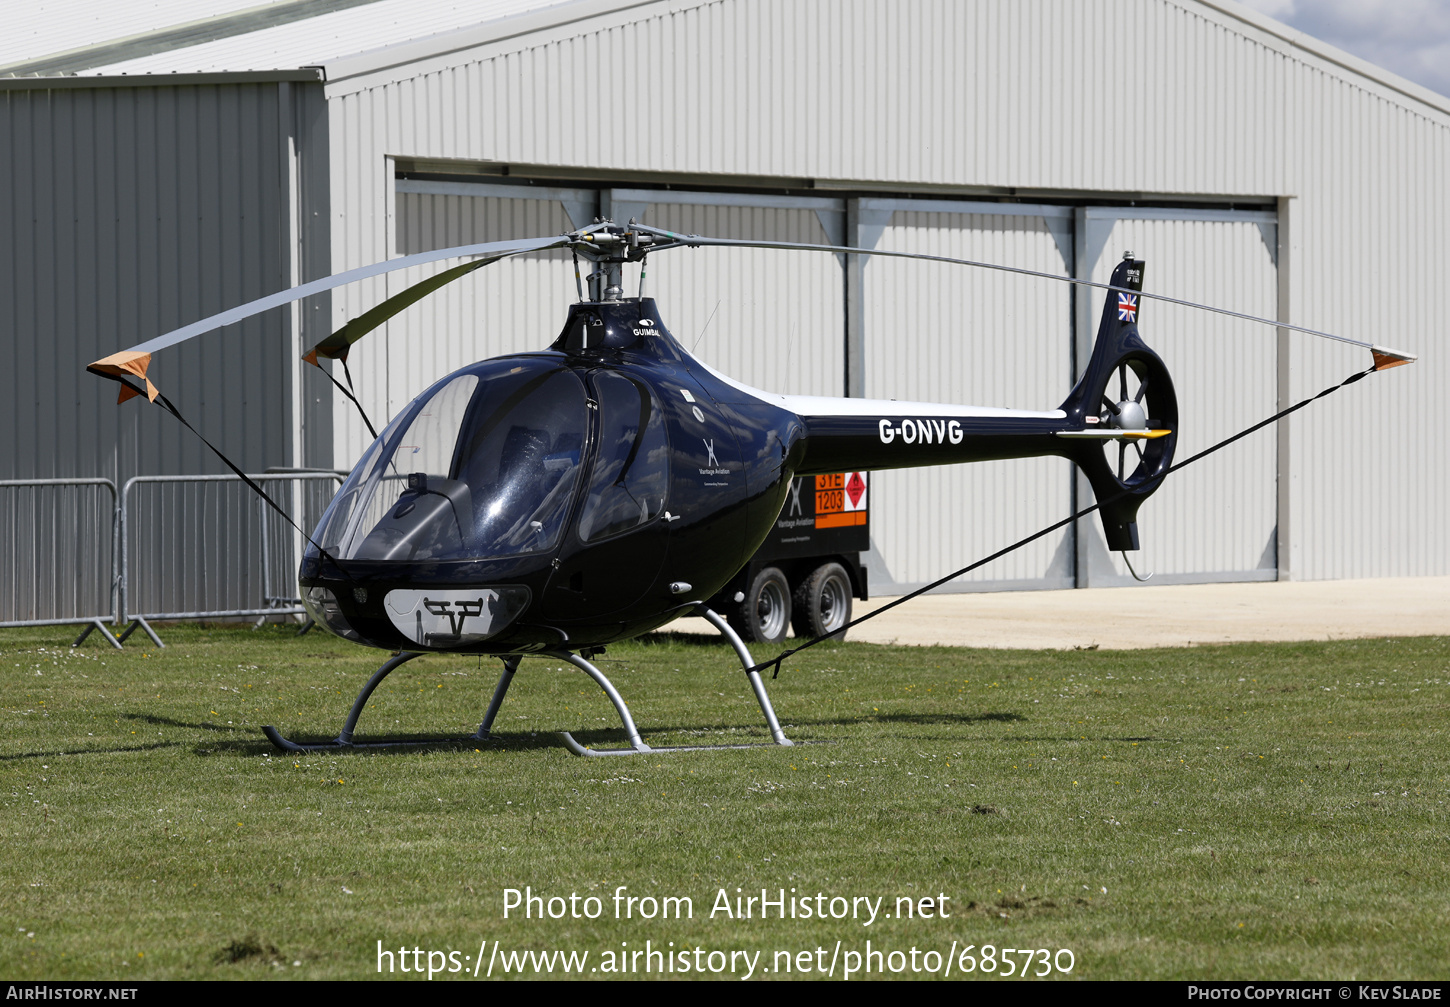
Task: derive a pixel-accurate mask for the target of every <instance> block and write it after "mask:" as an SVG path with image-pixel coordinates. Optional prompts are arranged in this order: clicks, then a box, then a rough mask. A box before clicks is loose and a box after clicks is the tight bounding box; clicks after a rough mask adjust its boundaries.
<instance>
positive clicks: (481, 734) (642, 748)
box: [262, 605, 795, 758]
mask: <svg viewBox="0 0 1450 1007" xmlns="http://www.w3.org/2000/svg"><path fill="white" fill-rule="evenodd" d="M696 612H697V614H699V615H701V616H703V617H704V618H705V619H707V620H709V622H710V624H711V625H713V626H714V627H715V628H716V629H718V630H719V631H720V633H721V634H722V635H723V636H724V637H725V639H727V640H729V641H730V645H731V646H732V647H734V648H735V655H736V657H738V658H739V659H740V664H741V666H742V667H743V668H744V669H745V676H746V678H748V679H749V680H750V687H751V689H753V690H754V691H755V699H756V701H757V702H758V703H759V704H760V712H761V713H763V714H765V722H766V724H767V725H768V726H769V727H770V736H771V738H772V739H773V740H772V741H771V742H770V743H769V744H774V745H785V746H790V745H794V744H795V742H793V741H791V740H790V739H789V738H787V737H786V736H785V732H784V731H782V730H781V727H780V721H779V720H777V719H776V716H775V708H774V707H772V706H771V705H770V697H769V696H768V695H766V692H765V683H764V682H763V681H761V678H760V673H759V672H758V671H755V670H754V665H755V662H754V660H753V659H752V658H751V656H750V651H748V650H746V649H745V643H744V642H743V641H742V640H741V639H740V636H739V635H738V634H737V633H736V632H735V630H733V629H731V628H730V624H729V623H727V622H726V621H725V620H724V619H722V618H720V616H719V615H718V614H716V613H715V612H713V611H711V610H710V609H708V608H706V607H705V606H704V605H700V606H699V607H698V608H697V609H696ZM421 656H422V655H421V654H417V653H412V652H410V651H404V652H402V653H400V654H395V655H394V656H393V657H391V658H390V659H388V660H387V661H386V662H384V664H383V666H382V667H381V668H379V669H378V670H377V671H375V672H374V673H373V677H372V678H370V679H368V682H367V684H366V685H364V686H363V688H362V691H361V692H359V693H358V695H357V699H356V700H354V701H353V704H352V711H351V712H350V713H349V714H348V715H347V722H346V723H345V724H343V727H342V731H341V733H339V734H338V736H337V737H336V738H334V739H332V740H331V741H321V742H296V741H289V740H288V739H286V738H284V737H283V736H282V734H281V732H280V731H278V730H277V729H276V728H275V727H271V726H267V727H263V728H262V733H263V734H265V735H266V736H267V740H269V741H271V742H272V744H274V745H276V746H277V747H278V748H279V749H281V750H282V751H284V752H290V753H294V754H295V753H301V752H329V751H337V750H338V749H343V748H395V747H404V746H409V745H446V744H450V743H459V744H465V743H469V742H475V743H476V742H480V741H488V740H490V737H491V735H490V731H491V730H492V728H493V722H494V720H495V718H497V717H498V711H499V707H501V706H502V705H503V699H504V696H505V694H507V693H508V690H509V686H510V685H511V684H512V683H513V680H514V674H515V673H516V672H517V671H518V668H519V662H520V661H521V660H522V658H521V657H519V656H518V655H511V656H509V657H506V658H504V659H503V665H504V666H503V674H501V675H500V676H499V679H498V684H497V685H496V686H494V690H493V698H492V699H491V700H490V701H489V704H488V711H487V712H486V713H485V714H484V715H483V723H482V724H480V725H479V727H478V730H477V731H475V732H474V733H472V734H470V735H467V736H465V737H459V738H420V739H418V740H409V741H354V740H353V731H354V730H355V729H356V728H357V721H358V718H359V717H360V716H362V711H363V707H365V706H366V705H367V702H368V699H369V697H371V696H372V694H373V690H374V689H376V688H377V687H378V685H379V684H380V683H381V682H382V680H383V679H385V678H387V677H388V675H390V674H392V672H393V670H394V669H395V668H398V667H400V666H401V665H404V664H406V663H407V662H409V661H411V660H413V658H415V657H421ZM539 656H541V657H552V658H555V659H557V660H560V661H565V662H567V663H569V664H572V665H573V666H574V667H576V668H578V669H579V670H580V671H582V672H584V673H585V674H586V675H588V676H589V677H590V678H592V679H594V681H595V683H597V684H598V686H599V688H601V689H603V690H604V694H605V695H606V696H608V697H609V701H610V702H611V703H613V704H614V710H615V712H616V713H618V714H619V719H620V720H621V721H622V722H623V723H624V734H625V737H626V738H628V739H629V746H630V747H628V748H585V747H584V746H583V745H581V744H579V742H577V741H575V740H574V737H573V735H571V734H570V733H569V732H568V731H560V732H559V738H560V739H561V740H562V741H563V742H564V747H565V748H567V749H568V750H569V751H570V752H572V753H573V754H575V755H578V756H583V757H586V758H594V757H600V756H607V755H649V754H651V753H659V754H663V753H666V752H707V751H728V750H730V749H740V748H762V747H766V746H765V745H762V744H746V745H671V746H668V747H661V748H653V747H651V746H649V745H647V744H645V742H644V739H643V738H641V737H640V736H639V728H637V727H635V725H634V718H633V717H631V716H630V714H629V707H628V706H626V705H625V702H624V697H622V696H621V695H620V694H619V690H617V689H616V688H615V687H614V684H613V683H612V682H610V681H609V679H608V678H607V677H605V675H604V672H602V671H600V670H599V669H598V668H597V667H595V666H594V665H593V664H591V663H590V662H589V661H588V660H587V659H585V658H583V657H581V656H580V655H578V654H573V653H570V652H569V651H564V650H552V651H544V652H542V653H541V654H540V655H539Z"/></svg>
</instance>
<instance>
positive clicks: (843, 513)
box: [816, 472, 866, 528]
mask: <svg viewBox="0 0 1450 1007" xmlns="http://www.w3.org/2000/svg"><path fill="white" fill-rule="evenodd" d="M865 523H866V473H864V472H833V473H831V474H830V475H824V476H816V527H817V528H847V527H851V526H853V525H863V524H865Z"/></svg>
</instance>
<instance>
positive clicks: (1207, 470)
mask: <svg viewBox="0 0 1450 1007" xmlns="http://www.w3.org/2000/svg"><path fill="white" fill-rule="evenodd" d="M396 187H397V190H396V191H397V196H396V202H395V213H396V220H395V223H394V228H393V233H394V235H395V241H396V247H395V251H396V254H407V253H411V252H418V251H423V250H426V249H431V248H442V247H447V246H450V245H458V244H464V243H468V242H477V241H493V240H502V239H507V238H517V237H527V236H534V235H539V234H549V233H558V232H560V231H563V230H566V229H568V228H569V227H570V226H579V225H582V224H583V223H585V222H587V221H589V220H591V219H593V217H594V216H595V215H596V214H599V215H607V216H610V217H612V218H613V219H616V220H628V219H629V218H630V217H637V218H638V219H640V220H643V221H645V222H647V223H650V224H653V225H655V226H659V227H665V228H668V229H670V230H675V231H681V232H685V233H690V232H695V233H702V234H710V235H712V236H717V237H725V238H752V239H760V240H780V241H796V242H807V243H828V244H851V245H856V246H858V247H868V248H879V249H882V250H893V251H913V252H922V253H926V254H932V255H943V256H948V257H952V258H967V259H974V260H979V261H983V262H994V263H1003V264H1011V265H1014V266H1019V267H1024V268H1027V269H1032V270H1036V271H1039V272H1044V273H1050V274H1052V275H1056V276H1063V277H1067V276H1078V277H1081V278H1085V279H1093V280H1096V281H1098V282H1105V281H1106V279H1107V278H1108V276H1109V275H1110V273H1111V270H1112V267H1113V265H1114V264H1115V262H1116V261H1117V259H1118V258H1119V257H1120V256H1121V254H1122V253H1123V251H1125V250H1132V251H1134V252H1135V253H1136V254H1137V255H1138V256H1140V257H1142V258H1145V259H1146V260H1147V267H1146V268H1147V272H1146V283H1147V287H1146V289H1147V290H1148V291H1150V292H1158V293H1164V294H1168V295H1170V296H1175V297H1181V298H1184V299H1187V300H1196V301H1202V302H1204V303H1209V304H1216V305H1222V306H1227V307H1231V308H1234V309H1236V310H1239V311H1243V312H1246V313H1251V314H1257V315H1263V316H1268V317H1273V315H1274V311H1275V297H1276V290H1277V279H1276V269H1275V263H1274V257H1273V251H1274V248H1275V234H1274V220H1275V218H1274V215H1273V214H1272V213H1269V212H1262V211H1220V210H1191V209H1167V210H1160V209H1147V210H1145V209H1138V208H1127V207H1123V208H1118V207H1090V208H1084V207H1070V206H1051V205H1028V204H1003V203H982V202H970V201H964V200H924V199H865V198H863V199H836V198H829V197H817V196H786V195H774V194H763V193H713V192H682V191H678V190H652V189H626V188H610V187H606V186H597V187H593V186H590V187H584V186H581V187H579V188H549V187H544V186H533V185H521V184H500V183H497V182H473V181H432V180H412V179H399V180H398V181H397V182H396ZM848 222H849V223H848ZM446 265H447V264H443V265H440V266H435V267H428V270H429V271H434V270H437V269H440V268H443V266H446ZM414 272H416V273H417V275H416V276H415V275H412V274H413V273H414ZM424 275H426V272H425V271H410V272H409V275H401V274H400V275H399V276H398V277H397V278H396V279H393V280H390V284H392V285H393V286H395V287H396V288H397V289H399V290H400V289H402V288H403V287H404V286H406V285H408V284H410V283H413V282H416V281H417V280H418V279H422V278H423V276H424ZM637 282H638V273H637V271H635V270H633V269H630V270H627V271H626V288H627V290H628V292H629V293H630V294H633V293H634V292H635V289H634V284H636V283H637ZM853 284H854V285H856V290H857V292H858V293H859V301H858V303H859V305H860V309H859V312H858V315H859V317H857V318H855V319H849V320H848V318H847V308H846V305H847V304H848V303H850V301H851V291H852V286H853ZM645 294H646V295H647V296H652V297H655V298H656V299H657V301H658V303H659V308H660V313H661V316H662V319H663V321H664V322H665V324H666V325H668V326H669V328H670V329H671V331H672V332H674V333H675V335H676V336H677V337H678V338H679V339H680V340H681V342H683V343H684V345H685V346H686V347H688V348H690V349H691V350H692V352H694V353H695V355H697V356H698V357H700V358H701V359H702V360H704V361H705V362H706V363H708V364H710V365H711V366H713V367H715V368H717V369H718V370H721V371H723V372H724V373H726V374H729V375H731V376H732V377H735V378H737V379H738V380H741V381H743V382H745V383H747V384H750V385H754V386H756V387H759V388H763V389H767V390H770V391H779V392H789V393H796V394H815V395H839V394H841V392H842V390H843V387H846V388H849V389H850V390H851V391H852V392H853V393H854V394H859V395H865V396H868V397H871V398H887V399H901V400H918V401H934V402H954V403H964V404H974V405H994V406H1006V407H1014V408H1029V409H1042V408H1052V407H1055V406H1056V405H1057V404H1058V403H1060V402H1061V401H1062V400H1063V398H1064V397H1065V396H1066V395H1067V392H1068V390H1069V389H1070V388H1071V386H1072V384H1073V382H1074V380H1075V376H1076V372H1077V370H1079V369H1080V368H1081V367H1082V366H1083V365H1084V364H1085V362H1086V360H1087V358H1088V354H1089V353H1090V352H1091V346H1092V341H1093V338H1094V336H1095V335H1096V329H1097V313H1098V311H1099V310H1100V308H1101V304H1102V297H1101V292H1100V291H1087V290H1085V289H1081V288H1080V289H1079V291H1078V292H1077V293H1076V294H1075V293H1074V292H1073V289H1072V288H1071V287H1070V285H1069V284H1066V283H1054V282H1051V281H1050V280H1046V279H1042V278H1038V277H1026V276H1021V275H1014V274H1010V273H1003V272H998V271H992V270H983V269H973V268H970V267H963V266H955V265H946V264H940V263H931V262H922V261H913V260H897V259H887V258H880V259H873V258H867V259H865V260H864V264H863V265H861V266H860V267H859V270H858V271H857V272H856V273H854V274H853V273H852V271H851V269H850V268H849V266H848V264H847V263H845V262H843V261H842V260H841V258H840V257H838V256H835V255H832V254H830V253H813V252H790V251H782V250H776V249H734V248H731V249H726V248H705V249H680V250H675V251H671V252H666V253H661V254H660V255H658V256H657V257H655V259H654V260H653V261H651V262H650V263H649V268H648V279H647V281H646V287H645ZM574 297H575V290H574V276H573V268H572V265H571V264H570V262H569V259H568V255H567V253H563V252H548V253H541V254H537V255H529V256H520V257H517V258H514V259H509V260H505V261H503V262H500V263H497V264H495V265H492V266H489V267H487V268H485V269H482V270H480V271H479V272H477V273H474V274H472V275H470V276H469V277H467V278H466V279H464V280H463V281H461V282H459V283H456V284H453V285H451V286H449V287H446V288H444V289H443V290H442V291H440V292H439V293H437V294H435V295H433V296H432V297H431V298H429V299H427V300H425V301H423V302H421V303H420V304H419V305H417V306H415V307H413V308H411V309H409V310H408V311H407V312H405V313H404V314H403V315H400V316H399V317H398V318H397V319H395V320H394V321H393V322H392V323H390V326H389V332H388V334H387V338H386V339H385V340H380V341H378V342H377V344H375V345H376V347H377V348H376V349H375V350H374V351H373V352H375V353H380V354H385V355H387V359H386V360H380V361H378V362H377V363H376V364H374V365H373V367H372V368H370V369H371V370H373V372H374V373H382V374H384V375H386V378H385V380H386V381H387V382H388V383H389V384H388V387H387V389H386V400H387V403H388V409H387V410H386V412H384V413H383V415H391V414H392V413H393V412H394V411H395V410H396V409H397V408H400V407H401V406H402V405H403V404H404V403H406V402H407V401H408V400H409V399H410V398H411V397H412V396H414V395H416V394H417V393H418V392H419V391H421V390H422V389H423V388H425V387H426V386H427V385H428V384H429V383H430V382H431V381H433V380H435V379H436V378H437V377H438V376H440V375H442V374H444V373H447V372H448V371H450V370H452V369H455V368H457V367H460V366H462V365H464V364H466V363H470V362H472V361H474V360H478V359H482V358H484V357H488V356H493V355H497V354H500V353H507V352H514V351H518V350H529V349H538V348H540V347H542V346H544V345H546V344H547V343H548V342H549V341H550V340H552V338H553V336H554V335H555V333H556V332H557V329H558V327H559V325H560V324H561V322H562V319H563V317H564V310H565V307H566V305H567V304H568V303H569V302H570V301H572V300H573V299H574ZM1141 325H1142V331H1143V333H1144V336H1145V338H1146V339H1147V340H1148V342H1149V344H1150V345H1151V346H1153V347H1154V348H1155V349H1157V350H1158V351H1159V352H1160V353H1161V354H1162V355H1163V357H1164V358H1165V360H1166V361H1167V363H1168V366H1169V368H1170V370H1171V372H1172V373H1173V375H1174V377H1175V382H1176V385H1177V388H1178V393H1179V400H1180V410H1181V420H1182V422H1181V423H1180V428H1181V430H1182V437H1181V440H1180V447H1179V457H1180V458H1183V457H1187V456H1188V455H1189V454H1192V453H1193V452H1194V451H1196V450H1199V449H1200V448H1202V447H1204V446H1207V445H1208V444H1210V443H1213V442H1214V441H1216V440H1218V439H1219V438H1221V437H1223V436H1225V435H1226V434H1228V433H1231V432H1233V431H1234V430H1238V429H1241V428H1242V427H1244V426H1246V425H1248V424H1249V423H1251V422H1254V421H1255V420H1257V419H1261V418H1263V417H1264V416H1267V415H1270V414H1271V413H1272V412H1273V405H1274V392H1275V365H1276V361H1275V341H1274V338H1273V330H1272V329H1271V328H1269V327H1266V326H1258V325H1252V324H1250V323H1246V322H1241V321H1236V320H1233V319H1230V318H1226V317H1224V316H1218V315H1212V314H1207V313H1203V312H1197V311H1192V310H1190V309H1187V308H1181V307H1176V306H1172V305H1161V304H1158V303H1154V302H1147V303H1146V304H1145V305H1144V308H1143V315H1142V322H1141ZM853 339H854V340H855V344H854V345H855V347H856V352H858V353H859V357H860V359H859V361H857V362H856V364H855V365H854V366H855V367H856V368H857V371H858V372H857V374H855V375H854V376H853V375H852V374H849V373H848V362H847V357H848V355H849V354H850V353H851V352H852V350H851V347H852V346H853ZM389 363H390V364H391V366H387V364H389ZM338 422H339V428H340V429H343V428H346V425H347V424H352V426H358V424H356V423H355V422H354V421H353V420H352V418H351V416H349V415H348V413H347V412H344V411H341V410H339V413H338ZM351 438H352V441H353V442H355V443H353V444H352V446H351V451H350V452H349V453H347V454H341V455H340V457H356V456H357V454H358V453H359V452H360V451H361V449H362V447H363V446H364V440H365V433H364V432H362V431H361V430H360V429H358V430H352V431H351ZM1275 475H1276V459H1275V454H1274V440H1273V435H1272V432H1269V431H1266V432H1264V433H1262V434H1259V435H1256V437H1255V438H1253V439H1251V440H1250V441H1249V442H1247V443H1242V444H1240V445H1235V446H1234V447H1233V448H1232V449H1230V450H1229V451H1227V452H1225V453H1224V454H1223V455H1221V456H1215V457H1214V458H1212V459H1210V460H1206V461H1204V462H1202V463H1200V464H1199V465H1197V466H1195V467H1193V468H1191V469H1189V470H1186V471H1185V472H1183V473H1180V474H1177V475H1176V476H1174V477H1173V478H1171V479H1170V481H1169V482H1168V484H1167V485H1166V486H1165V487H1164V488H1163V489H1162V490H1160V491H1159V493H1158V494H1157V495H1155V497H1154V498H1153V499H1152V500H1150V501H1149V503H1148V504H1146V505H1145V506H1144V508H1143V510H1142V512H1141V513H1140V519H1139V525H1140V530H1141V533H1142V534H1141V537H1142V543H1143V550H1142V552H1141V553H1140V556H1139V557H1135V563H1136V565H1137V566H1138V569H1139V572H1140V573H1146V572H1151V573H1153V574H1154V575H1155V581H1156V582H1158V583H1172V582H1184V581H1212V580H1246V579H1273V577H1274V576H1276V566H1277V562H1276V559H1277V554H1276V546H1275V541H1274V520H1275V512H1276V486H1275ZM1091 502H1092V496H1091V491H1090V489H1089V488H1088V486H1087V484H1086V481H1085V480H1082V479H1081V478H1079V477H1077V476H1076V475H1075V473H1074V470H1073V468H1072V466H1071V465H1070V464H1069V463H1068V462H1066V461H1064V460H1062V459H1054V458H1046V459H1023V460H1013V461H1003V462H989V463H982V464H976V465H963V466H951V467H945V468H939V469H919V470H905V471H895V472H882V473H879V474H878V475H877V476H876V477H875V479H874V480H873V483H872V540H873V555H872V556H871V557H869V558H868V561H867V562H868V565H869V566H870V567H871V568H872V569H871V577H872V584H873V588H874V589H875V590H876V591H877V592H878V593H893V592H899V591H901V590H905V589H909V588H911V587H914V586H919V585H920V584H923V583H926V582H929V581H931V580H934V579H936V578H937V577H940V576H941V575H942V574H944V573H946V572H948V571H950V570H951V569H953V568H955V567H958V566H962V565H965V564H966V563H968V562H970V561H972V560H974V559H976V558H978V557H980V556H983V555H986V554H988V553H990V552H992V551H994V550H996V549H998V548H1001V547H1002V546H1003V545H1005V544H1007V543H1010V542H1012V541H1015V540H1016V539H1018V538H1022V537H1024V536H1026V535H1028V534H1030V533H1031V532H1033V531H1036V530H1037V529H1038V528H1041V527H1043V526H1044V525H1047V524H1050V523H1052V522H1053V521H1056V520H1059V519H1061V518H1063V517H1066V516H1067V515H1068V514H1070V513H1071V512H1072V510H1073V509H1074V508H1075V507H1081V506H1086V505H1087V504H1089V503H1091ZM1139 559H1141V562H1139ZM1130 583H1132V580H1131V578H1130V577H1129V575H1128V570H1127V568H1126V566H1125V565H1124V564H1123V561H1122V559H1121V558H1120V557H1118V556H1117V555H1116V554H1109V553H1108V552H1107V550H1106V547H1105V545H1104V544H1103V539H1102V533H1101V531H1100V530H1099V528H1098V525H1097V524H1096V523H1095V519H1092V518H1089V519H1086V520H1084V521H1082V522H1079V524H1078V527H1077V528H1076V529H1073V528H1069V529H1065V530H1063V531H1060V532H1056V533H1054V534H1053V535H1052V536H1049V537H1047V538H1044V539H1042V540H1039V541H1038V542H1035V543H1033V544H1031V545H1029V546H1027V547H1025V548H1024V549H1021V550H1019V551H1017V552H1016V553H1013V554H1011V555H1009V556H1007V557H1004V558H1002V559H1001V560H998V561H996V562H995V563H993V564H991V565H989V566H987V567H984V568H982V569H981V570H978V571H975V572H974V573H973V574H971V575H968V577H966V578H962V579H960V580H959V581H956V582H954V583H953V584H952V585H950V586H949V587H948V588H947V589H948V590H951V589H955V590H968V591H970V590H1003V589H1042V588H1061V587H1071V586H1074V585H1076V586H1091V585H1115V584H1130Z"/></svg>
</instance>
